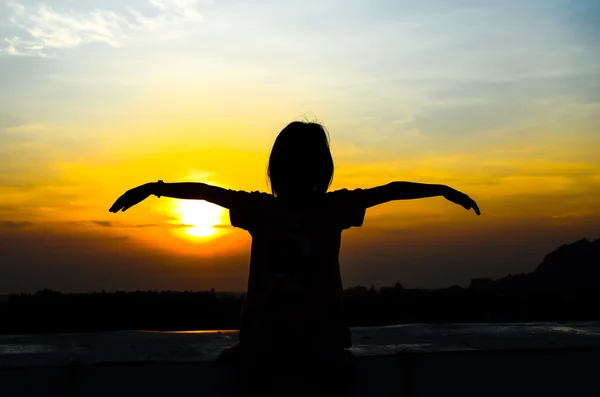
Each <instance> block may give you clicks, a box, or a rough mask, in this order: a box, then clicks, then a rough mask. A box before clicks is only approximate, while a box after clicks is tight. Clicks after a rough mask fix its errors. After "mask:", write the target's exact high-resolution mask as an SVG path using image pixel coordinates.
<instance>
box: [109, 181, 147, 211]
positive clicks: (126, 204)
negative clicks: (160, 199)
mask: <svg viewBox="0 0 600 397" xmlns="http://www.w3.org/2000/svg"><path fill="white" fill-rule="evenodd" d="M152 193H153V191H152V184H149V183H147V184H145V185H141V186H138V187H134V188H133V189H130V190H128V191H126V192H125V193H124V194H123V195H122V196H121V197H119V198H118V199H117V201H115V203H114V204H113V205H112V207H110V209H109V211H110V212H114V213H117V212H119V211H126V210H127V209H129V208H130V207H133V206H134V205H136V204H139V203H140V202H142V201H144V200H145V199H147V198H148V196H150V195H151V194H152Z"/></svg>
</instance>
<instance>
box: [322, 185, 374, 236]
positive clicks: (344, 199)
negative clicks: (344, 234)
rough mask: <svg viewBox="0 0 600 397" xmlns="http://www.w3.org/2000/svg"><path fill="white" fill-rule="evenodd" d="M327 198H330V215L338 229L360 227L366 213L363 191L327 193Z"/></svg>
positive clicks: (345, 190) (344, 190) (346, 190)
mask: <svg viewBox="0 0 600 397" xmlns="http://www.w3.org/2000/svg"><path fill="white" fill-rule="evenodd" d="M328 196H329V198H330V205H331V213H332V214H333V216H334V221H335V223H336V224H337V225H338V227H340V228H341V229H342V230H344V229H349V228H351V227H360V226H362V224H363V222H364V220H365V214H366V212H367V207H366V205H365V199H364V197H365V191H364V190H363V189H355V190H348V189H342V190H336V191H334V192H331V193H328Z"/></svg>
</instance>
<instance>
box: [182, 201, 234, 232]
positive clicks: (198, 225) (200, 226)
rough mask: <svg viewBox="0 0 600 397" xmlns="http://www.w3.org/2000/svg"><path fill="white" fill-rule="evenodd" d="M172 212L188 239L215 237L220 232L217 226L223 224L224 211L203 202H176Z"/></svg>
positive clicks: (220, 229)
mask: <svg viewBox="0 0 600 397" xmlns="http://www.w3.org/2000/svg"><path fill="white" fill-rule="evenodd" d="M173 210H174V211H173V212H174V213H175V214H176V216H177V218H178V221H179V222H178V223H179V224H182V225H185V226H184V231H185V234H186V235H187V236H190V237H195V238H214V237H217V236H218V235H219V234H220V232H221V231H222V228H220V227H219V226H221V225H223V224H224V223H225V222H224V220H225V215H226V211H225V209H224V208H222V207H219V206H217V205H215V204H212V203H209V202H206V201H204V200H178V201H177V202H176V205H175V208H173Z"/></svg>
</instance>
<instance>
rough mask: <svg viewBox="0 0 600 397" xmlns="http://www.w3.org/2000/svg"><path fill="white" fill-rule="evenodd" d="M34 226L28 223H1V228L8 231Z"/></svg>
mask: <svg viewBox="0 0 600 397" xmlns="http://www.w3.org/2000/svg"><path fill="white" fill-rule="evenodd" d="M32 225H33V224H32V223H31V222H28V221H0V228H7V229H18V228H23V227H29V226H32Z"/></svg>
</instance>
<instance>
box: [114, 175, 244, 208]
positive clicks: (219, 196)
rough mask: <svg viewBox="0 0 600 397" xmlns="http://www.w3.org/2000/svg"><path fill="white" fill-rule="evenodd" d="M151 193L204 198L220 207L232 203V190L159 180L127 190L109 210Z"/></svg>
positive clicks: (184, 197)
mask: <svg viewBox="0 0 600 397" xmlns="http://www.w3.org/2000/svg"><path fill="white" fill-rule="evenodd" d="M153 194H154V195H156V196H158V197H161V196H165V197H172V198H178V199H192V200H206V201H208V202H211V203H213V204H217V205H220V206H221V207H225V208H230V207H231V205H232V203H233V194H234V192H233V191H231V190H229V189H223V188H221V187H217V186H212V185H207V184H206V183H200V182H178V183H163V182H162V181H159V182H153V183H146V184H144V185H141V186H138V187H135V188H133V189H130V190H128V191H127V192H125V193H124V194H123V195H122V196H121V197H119V198H118V199H117V201H115V203H114V204H113V205H112V207H110V209H109V211H110V212H119V211H125V210H127V209H129V208H130V207H133V206H134V205H136V204H138V203H140V202H142V201H144V200H145V199H147V198H148V197H149V196H150V195H153Z"/></svg>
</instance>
